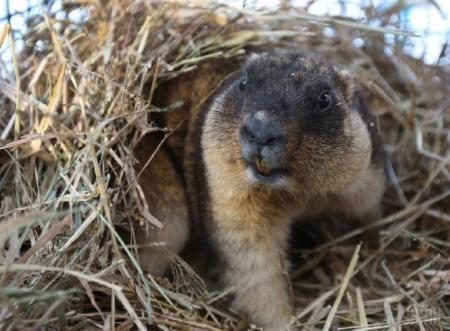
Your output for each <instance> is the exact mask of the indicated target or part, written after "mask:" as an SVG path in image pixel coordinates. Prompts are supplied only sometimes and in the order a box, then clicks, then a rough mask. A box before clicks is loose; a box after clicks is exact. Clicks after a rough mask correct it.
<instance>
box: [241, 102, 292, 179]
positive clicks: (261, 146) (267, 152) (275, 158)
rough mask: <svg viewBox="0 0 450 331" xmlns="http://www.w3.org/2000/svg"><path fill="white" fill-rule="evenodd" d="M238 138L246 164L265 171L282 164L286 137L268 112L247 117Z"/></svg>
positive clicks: (259, 112)
mask: <svg viewBox="0 0 450 331" xmlns="http://www.w3.org/2000/svg"><path fill="white" fill-rule="evenodd" d="M240 138H241V151H242V156H243V158H244V160H245V161H246V162H247V163H250V164H253V165H256V166H257V167H258V168H259V169H260V170H261V169H262V168H265V170H266V171H270V170H272V169H275V168H278V167H280V166H281V165H282V164H283V163H284V159H285V149H286V142H287V136H286V134H285V132H284V130H283V128H282V126H281V124H280V123H279V122H278V121H277V120H276V119H275V118H273V117H271V116H270V114H269V113H268V112H266V111H258V112H255V113H251V114H249V115H247V116H246V117H245V118H244V121H243V124H242V126H241V132H240ZM263 172H264V171H263Z"/></svg>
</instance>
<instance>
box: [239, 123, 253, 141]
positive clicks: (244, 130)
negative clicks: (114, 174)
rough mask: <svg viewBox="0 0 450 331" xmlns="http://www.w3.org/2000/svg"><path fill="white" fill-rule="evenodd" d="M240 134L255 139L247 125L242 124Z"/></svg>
mask: <svg viewBox="0 0 450 331" xmlns="http://www.w3.org/2000/svg"><path fill="white" fill-rule="evenodd" d="M241 135H242V136H243V137H245V138H247V139H252V140H253V139H255V136H254V135H253V133H252V131H251V130H250V129H249V127H248V126H247V125H244V127H243V128H242V129H241Z"/></svg>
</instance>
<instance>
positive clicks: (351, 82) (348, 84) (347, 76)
mask: <svg viewBox="0 0 450 331" xmlns="http://www.w3.org/2000/svg"><path fill="white" fill-rule="evenodd" d="M336 72H337V74H338V79H339V81H340V83H341V84H342V93H343V94H344V98H345V101H346V102H347V104H348V105H349V107H351V106H352V104H353V97H354V96H355V78H354V77H353V75H352V73H351V72H350V71H349V70H347V69H342V68H336Z"/></svg>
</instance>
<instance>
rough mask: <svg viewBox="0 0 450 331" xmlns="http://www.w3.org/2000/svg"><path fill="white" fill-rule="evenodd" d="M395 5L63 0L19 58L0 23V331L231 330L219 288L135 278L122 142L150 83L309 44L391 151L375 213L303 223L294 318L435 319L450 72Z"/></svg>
mask: <svg viewBox="0 0 450 331" xmlns="http://www.w3.org/2000/svg"><path fill="white" fill-rule="evenodd" d="M401 9H402V5H400V4H396V5H393V6H392V7H390V8H388V9H385V10H383V11H382V12H380V11H377V10H376V9H375V8H372V7H367V8H366V10H365V12H366V16H367V20H368V21H371V22H378V25H374V24H371V25H370V26H369V25H365V24H364V22H359V21H354V20H350V19H346V18H341V17H339V18H338V17H316V16H312V15H309V14H306V11H305V10H304V9H299V8H296V9H295V8H288V7H287V5H285V7H284V8H282V10H279V11H277V12H275V13H269V12H264V13H263V12H256V11H251V10H247V9H246V10H242V9H235V8H230V7H226V6H219V5H211V4H201V5H197V6H187V5H178V4H175V3H166V2H163V1H161V2H156V1H131V0H121V1H118V0H117V1H81V0H80V1H77V0H75V1H64V5H63V9H62V11H61V12H59V13H54V12H53V13H47V14H45V15H39V16H35V17H32V18H30V20H29V22H28V23H29V25H30V30H29V33H28V34H27V35H26V36H25V37H24V40H25V45H26V47H25V49H24V50H22V51H20V52H18V51H17V49H15V47H14V43H13V38H12V32H11V31H10V29H9V28H8V27H7V26H6V27H0V45H3V44H5V42H6V40H8V39H9V40H10V43H9V45H10V47H9V49H7V50H5V47H6V46H3V49H4V50H5V51H6V52H9V53H10V55H11V58H12V60H13V62H12V65H11V66H10V67H8V68H3V69H2V70H3V75H2V77H1V78H0V91H1V94H0V109H1V112H0V138H1V140H0V144H1V147H0V148H1V149H0V219H1V221H0V329H2V330H14V329H16V330H41V329H61V330H63V329H64V330H75V329H77V330H78V329H103V330H129V329H136V328H137V329H140V330H145V329H147V327H148V325H149V323H150V322H152V323H156V324H157V325H158V326H159V327H160V329H161V330H223V329H228V328H233V327H235V326H236V325H237V323H238V320H239V318H238V316H237V315H236V313H235V312H233V311H231V310H230V309H229V308H227V306H226V304H225V303H224V302H225V301H223V299H222V298H223V297H225V296H226V294H225V293H207V291H206V290H205V287H204V285H203V282H202V281H201V280H200V279H199V278H198V277H197V276H196V275H195V274H194V273H193V272H192V271H191V270H190V269H189V267H188V266H187V265H186V264H185V263H183V261H179V260H177V262H176V263H175V265H174V269H173V272H174V275H175V277H174V280H173V281H168V280H167V279H155V278H153V277H152V276H151V275H146V274H144V273H143V272H142V270H141V269H140V268H139V264H138V261H137V260H136V259H135V257H134V256H135V255H134V246H132V245H131V246H126V244H125V243H124V242H123V240H122V239H121V238H120V236H119V235H118V234H117V230H116V229H117V225H119V224H122V225H127V224H129V223H130V222H133V221H142V222H148V223H150V224H153V225H155V226H159V222H158V220H156V219H155V218H154V217H152V211H151V210H148V208H147V207H146V203H145V200H144V199H143V197H142V191H141V190H140V189H139V187H138V186H136V177H137V176H138V174H136V173H135V172H134V170H133V164H134V162H135V160H134V158H133V156H132V154H131V150H132V149H133V146H134V145H135V144H136V142H137V141H138V139H139V137H140V136H141V135H142V133H144V132H148V131H151V130H154V128H152V125H151V124H148V123H151V122H150V121H149V119H150V118H151V114H152V111H154V110H157V109H155V108H154V107H153V106H152V97H153V96H154V94H155V93H157V90H156V86H157V85H158V83H159V82H161V81H162V80H163V79H170V78H172V77H175V76H177V75H180V74H182V73H183V72H187V71H190V70H195V68H196V65H197V64H198V63H200V62H202V61H207V60H208V59H211V58H219V59H220V58H227V57H240V56H242V54H243V53H244V52H245V49H246V48H248V47H250V46H252V47H255V46H259V47H261V46H262V47H265V48H272V47H285V48H296V49H303V50H312V51H315V52H318V53H321V54H322V55H323V56H325V57H328V58H331V59H332V60H333V61H334V62H337V63H339V64H340V65H342V66H344V67H347V68H349V69H350V70H351V71H352V72H353V73H354V74H355V76H356V78H357V80H358V82H359V84H360V86H361V87H362V89H363V90H364V93H365V95H366V96H367V99H368V101H369V104H370V106H371V108H372V109H373V110H374V111H375V113H376V114H377V116H378V125H379V126H380V130H381V132H382V135H383V138H384V141H385V143H386V150H387V152H388V154H389V155H390V157H391V163H390V164H389V165H388V172H389V178H390V183H389V187H388V190H387V193H386V196H385V198H384V201H383V202H384V209H385V218H383V219H381V220H379V221H378V222H376V223H375V224H373V225H368V226H366V227H362V228H360V229H356V230H353V231H352V232H350V233H347V234H343V233H342V232H339V231H337V230H336V231H334V230H329V229H328V228H329V227H328V226H327V227H324V228H321V227H320V225H319V226H315V227H314V229H315V232H314V233H315V235H316V236H320V238H322V239H321V240H322V241H321V243H322V245H320V246H319V245H318V244H316V245H313V246H311V247H304V248H302V249H300V250H298V251H297V252H296V253H297V259H298V260H300V261H301V263H300V264H299V265H298V266H296V267H295V268H294V270H293V272H292V275H293V286H294V290H295V293H296V303H297V307H298V311H297V315H296V317H297V318H296V321H295V323H296V324H297V325H300V326H301V327H300V329H303V330H320V329H322V328H323V329H324V330H328V329H334V330H336V329H339V330H400V329H401V330H417V329H418V330H430V329H433V330H444V329H448V328H449V325H450V321H449V319H448V316H450V285H449V283H450V263H449V262H450V260H449V258H450V257H449V252H450V197H449V195H450V171H449V159H450V76H449V69H448V67H445V66H444V65H426V64H424V62H423V61H422V60H420V59H419V60H417V59H413V58H411V57H409V56H408V55H406V54H404V53H403V51H402V43H404V42H407V41H408V40H410V38H413V36H412V33H409V32H406V31H400V30H397V29H395V26H393V25H390V24H389V22H395V21H396V20H395V18H396V17H397V16H398V15H399V11H400V10H401ZM74 17H77V18H76V19H74ZM330 31H331V32H332V33H330ZM355 38H359V39H362V40H363V44H364V47H363V48H358V47H356V46H355V43H354V42H353V41H354V39H355ZM392 39H394V40H395V43H394V44H392V43H390V44H388V43H387V42H386V41H387V40H392ZM444 55H445V52H443V57H442V58H441V59H440V61H441V62H442V63H444V62H445V61H447V62H448V60H449V59H448V57H447V59H446V58H445V56H444ZM174 107H176V105H174ZM168 111H169V110H168ZM307 229H309V228H308V227H307V225H305V232H306V231H308V230H307ZM368 230H372V231H373V230H375V231H377V232H378V233H379V234H380V238H381V246H380V247H381V248H380V249H378V250H371V249H370V248H368V247H366V246H365V245H363V246H362V247H361V248H360V250H359V247H358V250H357V251H356V252H355V247H356V244H357V243H358V242H359V240H361V238H360V237H358V236H359V235H361V234H363V233H364V232H366V231H368ZM324 242H325V244H323V243H324ZM352 252H355V255H354V258H353V259H352V260H351V256H352ZM358 256H359V259H357V257H358ZM350 260H351V262H350ZM333 303H334V304H333Z"/></svg>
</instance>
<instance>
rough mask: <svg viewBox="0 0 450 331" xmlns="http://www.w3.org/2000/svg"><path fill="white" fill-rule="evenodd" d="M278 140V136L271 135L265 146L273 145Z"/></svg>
mask: <svg viewBox="0 0 450 331" xmlns="http://www.w3.org/2000/svg"><path fill="white" fill-rule="evenodd" d="M279 141H280V137H271V138H268V139H267V140H266V143H265V144H266V145H267V146H273V145H275V144H277V143H278V142H279Z"/></svg>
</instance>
